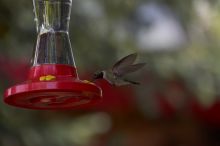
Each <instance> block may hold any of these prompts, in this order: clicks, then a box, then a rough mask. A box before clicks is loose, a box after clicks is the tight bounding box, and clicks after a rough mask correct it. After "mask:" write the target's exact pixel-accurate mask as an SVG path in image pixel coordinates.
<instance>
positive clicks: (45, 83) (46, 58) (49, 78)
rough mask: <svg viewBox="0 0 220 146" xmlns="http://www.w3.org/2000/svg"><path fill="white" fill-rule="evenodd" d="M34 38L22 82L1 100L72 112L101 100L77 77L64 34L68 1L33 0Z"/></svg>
mask: <svg viewBox="0 0 220 146" xmlns="http://www.w3.org/2000/svg"><path fill="white" fill-rule="evenodd" d="M33 3H34V12H35V16H36V18H35V21H36V23H37V31H38V38H37V43H36V47H35V51H34V56H33V65H32V67H31V68H30V71H29V76H28V79H27V81H26V82H24V83H22V84H19V85H15V86H13V87H10V88H9V89H7V90H6V91H5V94H4V101H5V102H6V103H7V104H9V105H13V106H17V107H22V108H29V109H42V110H44V109H45V110H47V109H56V110H57V109H74V108H75V107H80V106H85V105H90V104H93V103H96V102H97V101H99V100H100V99H101V97H102V91H101V89H100V88H99V87H98V86H96V85H95V84H94V83H91V82H89V81H81V80H80V79H79V78H78V75H77V70H76V67H75V62H74V57H73V52H72V48H71V44H70V40H69V35H68V27H69V20H70V11H71V5H72V1H71V0H33Z"/></svg>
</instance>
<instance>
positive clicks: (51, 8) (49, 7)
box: [32, 0, 75, 66]
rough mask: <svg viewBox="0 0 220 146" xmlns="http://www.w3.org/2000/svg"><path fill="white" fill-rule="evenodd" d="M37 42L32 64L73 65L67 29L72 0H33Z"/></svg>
mask: <svg viewBox="0 0 220 146" xmlns="http://www.w3.org/2000/svg"><path fill="white" fill-rule="evenodd" d="M33 4H34V13H35V21H36V25H37V33H38V37H37V42H36V46H35V50H34V56H33V60H32V65H33V66H36V65H40V64H65V65H71V66H75V62H74V57H73V52H72V47H71V43H70V39H69V34H68V29H69V21H70V13H71V6H72V0H33Z"/></svg>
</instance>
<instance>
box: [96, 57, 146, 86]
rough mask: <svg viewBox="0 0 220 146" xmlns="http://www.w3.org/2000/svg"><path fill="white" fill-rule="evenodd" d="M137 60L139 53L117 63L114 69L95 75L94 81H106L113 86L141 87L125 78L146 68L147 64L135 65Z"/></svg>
mask: <svg viewBox="0 0 220 146" xmlns="http://www.w3.org/2000/svg"><path fill="white" fill-rule="evenodd" d="M136 58H137V53H133V54H130V55H127V56H125V57H123V58H122V59H120V60H119V61H117V62H116V63H115V64H114V65H113V67H112V68H110V69H108V70H103V71H98V72H96V73H94V75H93V81H94V80H97V79H105V80H106V81H108V82H109V83H110V84H111V85H113V86H123V85H129V84H134V85H139V84H140V83H139V82H135V81H131V80H129V79H126V78H125V77H124V76H125V75H127V74H129V73H132V72H135V71H137V70H139V69H141V68H142V67H144V66H145V64H146V63H137V64H133V63H134V61H135V60H136Z"/></svg>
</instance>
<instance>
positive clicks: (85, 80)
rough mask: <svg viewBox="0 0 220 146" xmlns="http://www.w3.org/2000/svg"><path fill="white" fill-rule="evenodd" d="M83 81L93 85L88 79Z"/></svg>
mask: <svg viewBox="0 0 220 146" xmlns="http://www.w3.org/2000/svg"><path fill="white" fill-rule="evenodd" d="M83 82H84V83H86V84H92V85H95V84H94V83H93V82H90V81H88V80H83Z"/></svg>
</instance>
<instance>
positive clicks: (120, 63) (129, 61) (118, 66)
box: [112, 53, 137, 75]
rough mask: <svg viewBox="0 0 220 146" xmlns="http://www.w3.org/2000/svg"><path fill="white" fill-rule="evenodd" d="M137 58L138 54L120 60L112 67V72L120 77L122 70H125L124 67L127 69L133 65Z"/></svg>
mask: <svg viewBox="0 0 220 146" xmlns="http://www.w3.org/2000/svg"><path fill="white" fill-rule="evenodd" d="M136 58H137V53H133V54H130V55H128V56H125V57H124V58H122V59H120V60H119V61H117V62H116V63H115V64H114V66H113V67H112V72H113V73H114V74H115V75H119V72H118V71H119V70H121V68H124V67H127V66H129V65H131V64H133V63H134V61H135V59H136Z"/></svg>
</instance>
